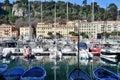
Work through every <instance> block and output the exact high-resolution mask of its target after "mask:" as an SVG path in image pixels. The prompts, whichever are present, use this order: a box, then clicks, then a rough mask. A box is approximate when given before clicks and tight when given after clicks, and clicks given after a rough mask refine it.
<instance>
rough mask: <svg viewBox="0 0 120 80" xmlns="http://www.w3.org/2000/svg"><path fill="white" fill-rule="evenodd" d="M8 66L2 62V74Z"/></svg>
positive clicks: (0, 72)
mask: <svg viewBox="0 0 120 80" xmlns="http://www.w3.org/2000/svg"><path fill="white" fill-rule="evenodd" d="M7 68H8V65H7V64H0V74H2V73H3V72H5V71H6V70H7Z"/></svg>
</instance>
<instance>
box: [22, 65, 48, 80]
mask: <svg viewBox="0 0 120 80" xmlns="http://www.w3.org/2000/svg"><path fill="white" fill-rule="evenodd" d="M45 76H46V71H45V70H44V69H43V68H41V67H37V66H36V67H33V68H30V69H29V70H27V71H26V72H24V74H23V75H22V76H21V78H20V80H44V78H45Z"/></svg>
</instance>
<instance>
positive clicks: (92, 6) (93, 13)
mask: <svg viewBox="0 0 120 80" xmlns="http://www.w3.org/2000/svg"><path fill="white" fill-rule="evenodd" d="M91 19H92V20H91V21H92V22H94V0H92V18H91Z"/></svg>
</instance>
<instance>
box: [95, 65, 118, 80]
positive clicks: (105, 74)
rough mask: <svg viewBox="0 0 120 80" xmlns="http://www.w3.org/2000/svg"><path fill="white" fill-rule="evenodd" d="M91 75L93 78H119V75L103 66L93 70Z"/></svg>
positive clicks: (112, 79)
mask: <svg viewBox="0 0 120 80" xmlns="http://www.w3.org/2000/svg"><path fill="white" fill-rule="evenodd" d="M93 76H94V78H95V80H120V76H118V75H117V74H115V73H114V72H112V71H110V70H108V69H105V68H103V67H99V68H97V69H96V70H94V72H93Z"/></svg>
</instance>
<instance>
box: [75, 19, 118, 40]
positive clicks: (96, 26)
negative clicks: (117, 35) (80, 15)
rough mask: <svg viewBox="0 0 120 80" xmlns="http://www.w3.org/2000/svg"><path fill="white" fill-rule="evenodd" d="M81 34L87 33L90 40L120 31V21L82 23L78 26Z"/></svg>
mask: <svg viewBox="0 0 120 80" xmlns="http://www.w3.org/2000/svg"><path fill="white" fill-rule="evenodd" d="M76 25H77V26H78V28H79V32H85V33H86V34H87V35H88V36H89V37H90V38H97V34H99V33H103V32H107V33H111V32H114V31H120V21H95V22H80V23H77V24H76Z"/></svg>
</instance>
